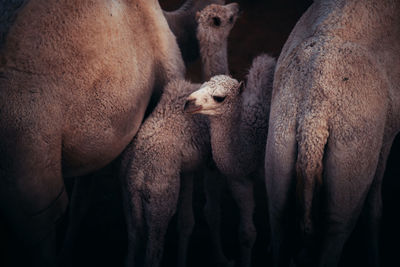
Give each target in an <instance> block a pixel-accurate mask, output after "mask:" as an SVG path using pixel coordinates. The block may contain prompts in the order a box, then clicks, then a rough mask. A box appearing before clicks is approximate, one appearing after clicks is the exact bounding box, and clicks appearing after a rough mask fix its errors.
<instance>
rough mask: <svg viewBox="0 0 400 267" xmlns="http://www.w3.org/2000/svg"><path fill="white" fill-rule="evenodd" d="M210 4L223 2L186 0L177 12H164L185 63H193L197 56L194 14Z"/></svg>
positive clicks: (221, 0)
mask: <svg viewBox="0 0 400 267" xmlns="http://www.w3.org/2000/svg"><path fill="white" fill-rule="evenodd" d="M210 4H219V5H224V4H225V0H187V1H186V2H185V4H184V5H182V6H181V7H180V8H179V9H178V10H175V11H164V16H165V18H166V19H167V22H168V25H169V27H170V28H171V31H172V32H173V33H174V34H175V36H176V40H177V42H178V45H179V48H180V49H181V53H182V57H183V60H184V61H185V63H187V62H191V61H194V60H195V59H196V58H197V57H198V56H199V44H198V41H197V39H196V28H197V23H196V20H195V14H196V12H199V11H201V10H203V9H204V8H205V7H206V6H208V5H210Z"/></svg>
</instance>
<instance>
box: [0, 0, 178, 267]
mask: <svg viewBox="0 0 400 267" xmlns="http://www.w3.org/2000/svg"><path fill="white" fill-rule="evenodd" d="M0 64H1V65H0V125H1V127H0V140H1V141H0V155H1V156H0V211H1V213H2V214H3V215H4V217H5V218H6V220H7V223H8V225H10V226H11V227H12V230H13V232H14V233H15V235H16V236H18V237H19V238H20V239H21V240H24V242H23V243H24V245H26V250H24V251H27V254H28V255H27V257H21V258H26V259H28V261H29V262H31V263H30V264H31V265H33V266H35V265H37V266H53V265H54V253H50V252H49V250H50V248H54V247H55V246H54V243H53V239H54V227H55V222H56V220H58V219H59V218H60V216H61V215H62V214H63V212H64V210H65V207H66V205H67V202H68V200H67V196H66V193H65V190H64V183H63V177H67V176H79V175H84V174H87V173H89V172H92V171H94V170H98V169H99V168H101V167H103V166H105V165H106V164H108V163H109V162H110V161H112V160H113V159H115V158H116V157H117V156H118V155H119V154H120V153H121V151H122V150H123V149H124V148H125V147H126V145H127V144H128V143H129V142H130V141H131V140H132V138H133V136H134V135H135V133H136V132H137V130H138V128H139V125H140V123H141V121H142V119H143V116H144V112H145V110H146V107H147V104H148V102H149V100H150V97H151V95H152V93H153V92H155V91H156V90H161V89H162V88H163V86H164V85H165V84H166V82H168V81H169V80H171V79H176V78H183V76H184V65H183V61H182V57H181V54H180V52H179V48H178V46H177V43H176V40H175V36H174V35H173V34H172V32H171V31H170V29H169V27H168V24H167V22H166V20H165V18H164V16H163V13H162V10H161V8H160V6H159V4H158V1H156V0H146V1H139V0H131V1H128V0H123V1H119V2H116V1H104V0H103V1H89V2H88V1H77V0H68V1H67V0H65V1H51V2H48V1H43V0H31V1H29V2H27V3H26V4H25V5H24V6H23V7H22V8H21V10H20V11H19V13H18V14H17V15H16V18H15V20H14V22H13V23H12V24H11V27H10V28H9V29H8V34H7V36H6V38H5V43H4V44H3V45H2V47H1V50H0ZM44 255H46V256H44Z"/></svg>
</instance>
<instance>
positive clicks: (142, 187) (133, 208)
mask: <svg viewBox="0 0 400 267" xmlns="http://www.w3.org/2000/svg"><path fill="white" fill-rule="evenodd" d="M220 30H221V31H224V30H225V28H221V29H220ZM221 34H222V33H221ZM224 36H225V34H224ZM225 42H226V40H225ZM204 45H205V44H204ZM198 87H199V86H198V85H192V84H189V83H187V82H184V81H176V82H172V83H170V84H169V85H168V86H167V88H166V89H165V92H164V95H163V96H162V98H161V101H160V102H159V103H158V105H157V107H156V109H155V110H154V111H153V113H152V114H151V115H150V117H149V118H148V119H147V120H146V121H145V123H144V124H143V125H142V127H141V128H140V130H139V132H138V134H137V136H136V138H135V139H134V141H133V143H132V145H131V146H130V147H129V148H128V149H127V150H126V151H125V153H124V156H123V166H122V170H121V179H122V180H123V183H124V184H125V186H123V191H124V194H125V199H124V203H125V207H126V216H127V224H128V232H129V250H128V259H127V265H128V266H131V265H132V264H138V265H144V266H149V265H150V266H153V265H155V266H157V265H159V263H160V261H161V258H162V251H163V245H164V235H165V231H166V229H167V226H168V222H169V219H170V218H171V216H172V215H173V214H174V213H175V211H176V209H177V208H178V209H177V212H178V228H179V230H178V231H179V242H178V243H179V249H178V253H179V255H178V266H186V258H187V248H188V244H189V240H190V236H191V232H192V229H193V226H194V217H193V210H192V209H193V208H192V192H193V175H194V174H195V173H199V172H200V170H203V169H205V170H206V175H205V176H206V178H205V179H206V180H213V179H217V177H216V175H215V173H214V172H213V171H212V168H211V166H209V165H210V162H211V161H212V157H211V144H210V137H209V132H208V124H207V122H208V120H207V119H206V118H205V117H203V116H199V115H197V116H194V117H192V116H190V115H188V114H184V113H183V108H184V102H185V101H184V100H182V99H186V98H187V96H188V95H189V94H190V93H191V92H193V91H195V90H196V89H198ZM163 184H164V185H165V186H162V187H161V188H160V185H163ZM213 184H215V183H213ZM179 185H180V186H181V188H180V190H179ZM205 188H206V191H207V205H206V207H205V213H206V218H207V221H208V222H209V223H210V228H211V229H212V232H213V233H214V232H215V231H214V224H212V222H213V221H214V219H213V218H212V217H214V216H215V214H216V213H217V214H218V216H219V209H215V208H214V206H216V203H217V202H218V201H219V199H218V197H216V198H212V197H210V196H213V195H215V193H214V192H215V189H213V188H210V186H208V184H207V183H206V185H205ZM207 188H208V189H207ZM178 195H180V198H179V200H178V198H177V196H178ZM147 199H151V200H152V201H151V203H147V204H146V205H145V204H143V201H147ZM151 217H155V218H156V219H154V220H153V219H150V218H151ZM218 227H219V226H218ZM218 230H219V229H218ZM218 233H219V232H218ZM153 236H154V238H153ZM213 236H214V235H213ZM214 243H217V247H218V248H219V249H218V250H217V252H216V255H217V257H218V258H217V259H218V262H219V264H227V263H228V261H227V260H226V258H225V257H224V255H223V253H222V249H221V248H220V241H219V236H218V238H217V242H214Z"/></svg>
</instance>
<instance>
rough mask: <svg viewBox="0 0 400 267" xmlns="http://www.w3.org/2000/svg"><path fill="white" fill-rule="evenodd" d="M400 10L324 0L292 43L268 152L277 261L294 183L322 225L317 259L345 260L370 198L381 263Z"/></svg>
mask: <svg viewBox="0 0 400 267" xmlns="http://www.w3.org/2000/svg"><path fill="white" fill-rule="evenodd" d="M399 12H400V3H399V2H398V1H392V0H383V1H372V0H362V1H353V0H349V1H343V0H327V1H316V2H315V3H314V4H312V6H311V7H310V8H309V9H308V10H307V12H306V13H305V14H304V15H303V16H302V17H301V19H300V20H299V22H298V23H297V25H296V27H295V28H294V30H293V32H292V33H291V35H290V37H289V39H288V41H287V42H286V44H285V46H284V48H283V51H282V53H281V56H280V58H279V61H278V65H277V70H276V73H275V78H274V89H273V97H272V104H271V114H270V126H269V134H268V141H267V152H266V161H265V168H266V182H267V190H268V196H269V203H270V206H269V208H270V211H269V212H270V220H271V227H272V232H271V233H272V248H273V254H274V263H275V266H277V265H278V264H283V263H284V262H285V261H286V260H288V257H286V258H285V257H283V255H285V253H284V252H283V251H284V250H285V249H287V248H288V246H289V244H288V243H286V242H288V240H289V237H288V236H287V234H286V233H287V232H288V228H287V227H286V226H287V225H290V222H289V221H288V220H289V219H290V218H293V217H294V216H292V215H289V216H288V215H287V209H288V207H290V206H293V204H294V202H295V194H294V188H295V187H297V188H296V190H297V191H298V198H297V202H298V206H299V208H300V214H301V216H300V222H301V226H302V230H303V234H304V235H305V237H306V239H305V241H310V237H311V240H312V237H313V236H312V234H313V233H315V232H316V231H317V232H318V231H321V230H323V236H322V243H321V244H318V246H317V247H318V248H319V249H320V252H319V253H317V252H316V251H312V252H311V253H317V254H316V255H314V256H315V257H313V258H311V259H312V260H314V261H315V262H313V263H309V264H317V265H318V266H337V264H338V262H339V260H340V255H341V252H342V249H343V246H344V243H345V242H346V240H347V238H348V236H349V235H350V233H351V231H352V229H353V228H354V225H355V223H356V221H357V219H358V217H359V214H360V212H361V210H362V208H363V206H364V203H365V204H366V205H365V208H364V212H365V214H366V216H365V217H366V218H368V219H367V222H366V225H367V228H368V232H367V234H366V236H365V237H366V240H367V242H368V243H369V247H370V250H369V251H368V253H367V255H368V257H369V262H370V263H371V265H372V266H377V265H378V232H379V219H380V214H381V183H382V177H383V173H384V169H385V164H386V159H387V156H388V153H389V150H390V147H391V144H392V141H393V139H394V137H395V135H396V134H397V133H398V132H399V130H400V104H399V103H400V68H399V64H398V62H399V61H400V17H399V16H398V14H399ZM296 174H297V181H296V180H295V179H294V177H295V176H296ZM296 183H297V186H295V184H296ZM321 186H322V188H321ZM318 195H319V196H320V197H318V198H315V197H314V196H318ZM322 195H323V197H322ZM323 200H324V201H323ZM323 203H324V206H321V205H322V204H323ZM318 206H319V209H318ZM319 211H323V212H322V214H320V215H319V216H318V218H319V221H321V222H323V223H324V225H323V227H322V225H321V224H315V223H314V219H315V217H316V214H317V213H318V212H319ZM310 235H311V236H310ZM305 245H306V247H308V245H309V244H307V243H306V244H305Z"/></svg>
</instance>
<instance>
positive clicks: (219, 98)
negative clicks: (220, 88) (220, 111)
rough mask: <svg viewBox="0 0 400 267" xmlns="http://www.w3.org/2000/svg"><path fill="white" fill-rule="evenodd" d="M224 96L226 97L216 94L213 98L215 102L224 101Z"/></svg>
mask: <svg viewBox="0 0 400 267" xmlns="http://www.w3.org/2000/svg"><path fill="white" fill-rule="evenodd" d="M225 98H226V96H216V95H214V96H213V99H214V100H215V102H218V103H222V102H224V100H225Z"/></svg>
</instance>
